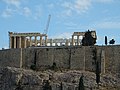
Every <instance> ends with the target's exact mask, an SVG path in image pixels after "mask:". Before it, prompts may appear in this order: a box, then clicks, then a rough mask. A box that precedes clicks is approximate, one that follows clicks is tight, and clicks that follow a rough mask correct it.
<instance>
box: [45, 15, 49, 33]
mask: <svg viewBox="0 0 120 90" xmlns="http://www.w3.org/2000/svg"><path fill="white" fill-rule="evenodd" d="M50 19H51V15H49V16H48V21H47V24H46V29H45V30H44V34H47V33H48V28H49V24H50Z"/></svg>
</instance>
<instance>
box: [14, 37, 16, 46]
mask: <svg viewBox="0 0 120 90" xmlns="http://www.w3.org/2000/svg"><path fill="white" fill-rule="evenodd" d="M14 48H16V37H15V36H14Z"/></svg>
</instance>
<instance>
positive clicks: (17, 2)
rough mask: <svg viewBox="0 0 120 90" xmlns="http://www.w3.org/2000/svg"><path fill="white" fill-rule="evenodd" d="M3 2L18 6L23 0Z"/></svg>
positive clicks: (6, 0) (5, 0)
mask: <svg viewBox="0 0 120 90" xmlns="http://www.w3.org/2000/svg"><path fill="white" fill-rule="evenodd" d="M2 1H3V2H5V3H6V4H8V5H13V6H16V7H19V6H20V4H21V2H20V1H21V0H2Z"/></svg>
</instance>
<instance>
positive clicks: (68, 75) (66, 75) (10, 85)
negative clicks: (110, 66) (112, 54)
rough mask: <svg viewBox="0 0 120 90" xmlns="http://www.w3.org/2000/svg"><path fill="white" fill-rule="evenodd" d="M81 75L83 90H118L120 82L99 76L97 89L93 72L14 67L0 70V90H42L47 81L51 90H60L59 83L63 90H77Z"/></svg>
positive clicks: (114, 78) (112, 77) (112, 78)
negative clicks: (35, 69) (34, 69)
mask: <svg viewBox="0 0 120 90" xmlns="http://www.w3.org/2000/svg"><path fill="white" fill-rule="evenodd" d="M82 74H83V75H84V77H83V80H84V86H85V90H119V87H120V83H119V82H120V80H119V79H118V78H117V77H114V76H112V75H107V74H105V75H101V82H100V85H99V89H98V87H97V84H96V77H95V73H93V72H87V71H79V70H64V71H56V72H55V71H52V70H46V71H33V70H25V69H20V68H14V67H6V68H0V90H43V89H42V87H43V82H44V81H45V80H49V83H50V85H51V87H52V90H60V85H61V83H62V87H63V90H78V83H79V78H80V77H81V75H82ZM18 88H19V89H18ZM20 88H21V89H20Z"/></svg>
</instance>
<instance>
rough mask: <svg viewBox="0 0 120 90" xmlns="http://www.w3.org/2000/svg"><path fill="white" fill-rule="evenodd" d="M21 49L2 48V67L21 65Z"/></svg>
mask: <svg viewBox="0 0 120 90" xmlns="http://www.w3.org/2000/svg"><path fill="white" fill-rule="evenodd" d="M20 57H21V49H7V50H0V67H4V66H10V67H12V66H14V67H20Z"/></svg>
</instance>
